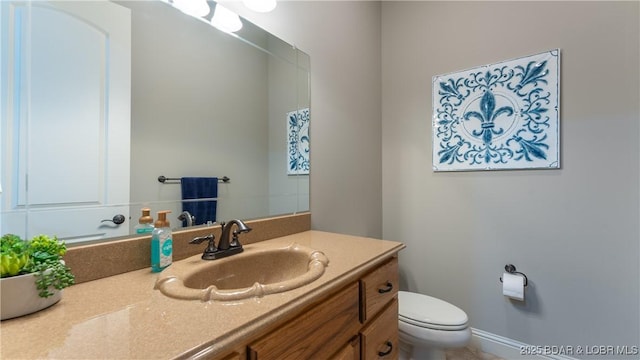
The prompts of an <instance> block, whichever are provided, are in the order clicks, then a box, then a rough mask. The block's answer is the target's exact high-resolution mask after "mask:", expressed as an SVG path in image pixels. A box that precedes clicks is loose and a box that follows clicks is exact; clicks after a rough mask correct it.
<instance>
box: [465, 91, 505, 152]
mask: <svg viewBox="0 0 640 360" xmlns="http://www.w3.org/2000/svg"><path fill="white" fill-rule="evenodd" d="M495 108H496V98H495V96H493V93H492V92H491V91H489V90H487V91H485V92H484V95H482V99H481V100H480V112H477V111H469V112H467V113H465V114H464V119H465V120H470V119H471V118H477V119H478V120H480V122H481V125H480V126H481V130H479V131H478V130H473V131H472V132H471V133H472V134H473V135H474V136H476V137H480V136H482V142H483V143H484V144H485V145H487V146H488V145H490V144H491V140H492V139H493V135H500V134H502V133H503V132H504V129H502V128H499V129H496V128H495V120H496V119H497V118H498V116H500V115H502V114H506V115H507V116H511V115H513V108H512V107H511V106H503V107H501V108H499V109H498V110H495Z"/></svg>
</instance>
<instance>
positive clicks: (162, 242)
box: [151, 210, 173, 272]
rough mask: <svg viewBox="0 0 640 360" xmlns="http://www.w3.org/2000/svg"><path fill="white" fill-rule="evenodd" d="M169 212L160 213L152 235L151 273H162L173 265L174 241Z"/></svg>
mask: <svg viewBox="0 0 640 360" xmlns="http://www.w3.org/2000/svg"><path fill="white" fill-rule="evenodd" d="M170 212H171V211H169V210H164V211H158V220H156V223H155V229H153V232H152V233H151V271H153V272H160V271H162V270H163V269H164V268H166V267H167V266H169V265H171V261H172V258H173V240H172V239H171V228H170V227H169V221H168V220H167V214H168V213H170Z"/></svg>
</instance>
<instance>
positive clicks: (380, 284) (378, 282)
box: [360, 258, 399, 324]
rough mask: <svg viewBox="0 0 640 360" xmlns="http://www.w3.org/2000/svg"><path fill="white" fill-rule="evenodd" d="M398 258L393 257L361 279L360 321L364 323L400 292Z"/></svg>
mask: <svg viewBox="0 0 640 360" xmlns="http://www.w3.org/2000/svg"><path fill="white" fill-rule="evenodd" d="M398 284H399V275H398V258H392V259H391V260H390V261H389V262H388V263H386V264H384V265H382V266H380V267H379V268H377V269H376V270H374V271H373V272H371V273H369V274H368V275H366V276H365V277H363V278H362V280H360V294H361V297H362V298H361V302H360V306H361V308H360V321H361V322H362V323H363V324H364V323H365V322H367V321H368V320H369V319H371V318H372V317H373V316H375V314H376V313H377V312H378V311H380V310H381V309H382V308H383V307H384V306H385V305H386V304H387V303H388V302H389V301H391V299H393V298H394V297H395V296H396V294H397V293H398Z"/></svg>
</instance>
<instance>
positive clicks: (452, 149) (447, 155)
mask: <svg viewBox="0 0 640 360" xmlns="http://www.w3.org/2000/svg"><path fill="white" fill-rule="evenodd" d="M454 139H455V142H454V144H453V145H451V143H447V145H446V146H445V145H443V144H440V147H441V148H442V150H440V151H438V155H440V164H444V163H449V164H453V162H454V161H462V155H461V154H460V149H461V148H462V147H463V146H464V145H465V144H467V145H469V143H468V142H466V141H464V140H462V137H460V135H456V136H454Z"/></svg>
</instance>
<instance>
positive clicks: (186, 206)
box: [180, 177, 218, 225]
mask: <svg viewBox="0 0 640 360" xmlns="http://www.w3.org/2000/svg"><path fill="white" fill-rule="evenodd" d="M180 184H181V187H182V200H191V199H204V198H217V197H218V178H217V177H183V178H182V179H180ZM216 203H217V201H215V200H205V201H189V202H184V201H183V202H182V211H188V212H189V213H190V214H191V215H193V216H195V218H196V221H195V222H194V225H201V224H206V223H207V221H216Z"/></svg>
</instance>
